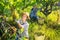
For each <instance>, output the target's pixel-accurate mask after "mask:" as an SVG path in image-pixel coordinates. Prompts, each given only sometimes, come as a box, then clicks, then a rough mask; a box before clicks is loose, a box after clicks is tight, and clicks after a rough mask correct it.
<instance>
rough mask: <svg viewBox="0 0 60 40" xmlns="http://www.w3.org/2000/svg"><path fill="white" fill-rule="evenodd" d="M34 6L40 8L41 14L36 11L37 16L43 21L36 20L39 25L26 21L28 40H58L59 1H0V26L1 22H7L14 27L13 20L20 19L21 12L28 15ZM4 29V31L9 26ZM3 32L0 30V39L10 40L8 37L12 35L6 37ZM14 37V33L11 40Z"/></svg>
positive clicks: (59, 23) (59, 24)
mask: <svg viewBox="0 0 60 40" xmlns="http://www.w3.org/2000/svg"><path fill="white" fill-rule="evenodd" d="M34 5H37V7H38V8H42V11H43V12H42V11H40V10H38V12H37V16H39V17H41V18H43V19H44V21H42V19H41V20H38V21H39V23H40V24H37V23H36V22H31V21H28V22H29V24H30V26H29V40H60V0H0V26H1V22H2V21H4V20H7V23H9V24H10V25H11V26H14V27H16V23H15V21H14V20H18V19H20V17H21V14H22V12H29V13H30V12H31V9H32V7H33V6H34ZM45 10H48V11H47V12H46V11H45ZM1 16H3V18H4V20H2V18H1ZM5 27H6V29H5V31H6V30H7V28H8V27H9V26H8V25H6V26H5ZM9 30H10V29H9ZM5 31H4V32H2V29H1V28H0V33H2V35H0V39H1V40H4V38H5V40H10V38H9V37H10V36H12V35H10V36H9V35H7V34H6V33H7V32H6V33H5ZM8 34H9V33H8ZM5 35H6V36H5ZM15 36H16V35H15V33H14V34H13V37H12V40H15Z"/></svg>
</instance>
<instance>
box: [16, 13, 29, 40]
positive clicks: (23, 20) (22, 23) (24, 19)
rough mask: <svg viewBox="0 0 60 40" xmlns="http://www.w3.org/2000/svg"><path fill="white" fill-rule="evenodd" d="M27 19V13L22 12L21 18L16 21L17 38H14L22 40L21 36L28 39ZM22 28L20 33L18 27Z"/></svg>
mask: <svg viewBox="0 0 60 40" xmlns="http://www.w3.org/2000/svg"><path fill="white" fill-rule="evenodd" d="M28 19H29V13H28V12H23V13H22V18H21V19H20V20H18V21H17V24H18V26H17V38H16V40H22V38H23V37H24V38H25V39H29V35H28V27H29V23H28V22H27V20H28ZM22 28H23V29H24V31H23V32H22V33H21V32H20V29H22Z"/></svg>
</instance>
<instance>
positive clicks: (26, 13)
mask: <svg viewBox="0 0 60 40" xmlns="http://www.w3.org/2000/svg"><path fill="white" fill-rule="evenodd" d="M23 15H26V16H27V19H30V17H29V13H28V12H23V13H22V16H23Z"/></svg>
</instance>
